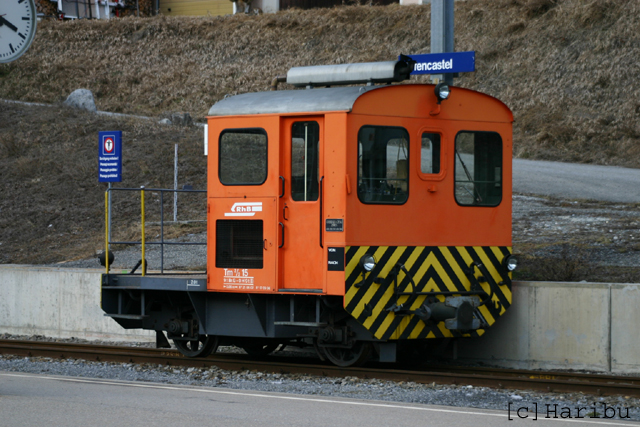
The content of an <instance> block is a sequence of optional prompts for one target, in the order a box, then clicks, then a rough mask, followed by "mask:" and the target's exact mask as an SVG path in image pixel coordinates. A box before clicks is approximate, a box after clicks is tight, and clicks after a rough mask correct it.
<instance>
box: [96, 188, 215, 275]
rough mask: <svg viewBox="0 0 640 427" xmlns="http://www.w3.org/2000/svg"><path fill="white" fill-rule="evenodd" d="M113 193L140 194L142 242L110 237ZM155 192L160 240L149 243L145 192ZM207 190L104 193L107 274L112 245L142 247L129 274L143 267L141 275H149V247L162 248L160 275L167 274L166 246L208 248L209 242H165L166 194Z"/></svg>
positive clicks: (158, 189)
mask: <svg viewBox="0 0 640 427" xmlns="http://www.w3.org/2000/svg"><path fill="white" fill-rule="evenodd" d="M112 191H123V192H126V191H129V192H135V191H139V192H140V228H141V237H140V241H112V240H111V239H110V237H109V235H110V233H109V231H110V229H111V218H110V215H109V207H110V206H109V200H110V199H109V192H112ZM146 191H153V192H157V193H160V240H159V241H153V242H147V241H146V236H145V204H144V201H145V192H146ZM206 192H207V191H206V190H177V189H170V188H145V187H144V186H143V187H140V188H109V189H107V191H105V193H104V212H105V268H106V273H107V274H109V249H110V245H140V247H141V255H142V258H141V259H140V263H139V264H137V265H136V266H135V267H133V269H132V270H131V272H130V273H129V274H133V273H135V271H136V269H137V268H138V266H140V265H141V267H142V271H141V275H142V276H145V275H147V260H146V259H145V251H146V246H147V245H159V246H160V274H166V273H165V272H164V247H165V245H170V246H206V245H207V242H168V241H165V240H164V193H206Z"/></svg>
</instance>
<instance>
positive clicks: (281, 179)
mask: <svg viewBox="0 0 640 427" xmlns="http://www.w3.org/2000/svg"><path fill="white" fill-rule="evenodd" d="M280 181H282V191H281V192H280V198H283V197H284V177H283V176H281V177H280Z"/></svg>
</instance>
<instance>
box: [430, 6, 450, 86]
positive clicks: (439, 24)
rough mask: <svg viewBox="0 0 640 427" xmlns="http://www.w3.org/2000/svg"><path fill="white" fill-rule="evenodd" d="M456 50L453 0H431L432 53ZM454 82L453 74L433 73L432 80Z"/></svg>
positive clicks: (434, 81) (435, 81)
mask: <svg viewBox="0 0 640 427" xmlns="http://www.w3.org/2000/svg"><path fill="white" fill-rule="evenodd" d="M444 52H455V48H454V37H453V0H431V53H444ZM443 80H444V81H445V82H446V83H447V84H453V74H450V73H448V74H432V75H431V81H432V82H433V83H438V82H440V81H443Z"/></svg>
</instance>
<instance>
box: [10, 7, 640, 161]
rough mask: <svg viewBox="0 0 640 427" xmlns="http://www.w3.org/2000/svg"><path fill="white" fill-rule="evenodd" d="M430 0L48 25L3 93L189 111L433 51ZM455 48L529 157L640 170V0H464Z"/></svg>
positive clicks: (133, 109)
mask: <svg viewBox="0 0 640 427" xmlns="http://www.w3.org/2000/svg"><path fill="white" fill-rule="evenodd" d="M429 21H430V8H429V6H415V7H400V6H398V5H392V6H387V7H369V6H349V7H340V8H334V9H315V10H305V11H302V10H288V11H283V12H280V13H278V14H275V15H261V16H245V15H236V16H223V17H204V18H189V17H174V18H167V17H158V18H153V19H135V18H126V19H119V20H111V21H101V22H94V21H75V22H64V23H62V22H55V21H46V22H42V23H40V25H39V27H38V34H37V38H36V40H35V42H34V44H33V46H32V48H31V50H30V52H29V53H28V54H27V55H26V56H25V57H24V58H22V59H21V60H20V61H17V62H15V63H13V64H9V65H1V66H0V97H2V98H9V99H21V100H25V101H44V102H57V101H61V100H63V99H64V98H65V97H66V96H67V95H68V94H69V93H70V92H71V91H73V90H74V89H77V88H80V87H83V88H88V89H91V90H92V91H93V92H94V93H95V94H96V96H97V103H98V107H99V108H100V109H102V110H110V111H117V112H126V113H142V114H158V113H161V112H164V111H176V110H177V111H187V112H189V113H191V114H192V115H193V116H194V117H198V118H202V117H203V116H204V115H205V114H206V112H207V110H208V108H209V107H210V106H211V105H212V104H213V103H215V102H216V101H217V100H219V99H221V98H222V97H223V96H224V95H226V94H237V93H242V92H250V91H259V90H266V89H267V88H268V83H269V80H270V79H271V78H272V77H273V76H275V75H277V74H282V73H284V72H286V70H288V69H289V68H290V67H292V66H301V65H314V64H330V63H347V62H364V61H379V60H388V59H393V58H395V57H396V56H397V55H398V54H399V53H423V52H428V51H429V46H430V41H429V28H430V22H429ZM455 25H456V49H457V50H459V51H464V50H475V51H476V52H477V72H475V73H471V74H467V75H465V76H463V77H462V78H461V79H460V80H458V81H457V84H459V85H462V86H466V87H470V88H473V89H477V90H480V91H483V92H487V93H489V94H491V95H493V96H496V97H498V98H499V99H501V100H503V101H504V102H505V103H506V104H507V105H509V107H510V108H511V109H512V110H513V111H514V113H515V117H516V131H515V137H514V144H515V153H516V156H519V157H528V158H537V159H557V160H567V161H574V162H592V163H599V164H617V165H625V166H632V167H638V166H640V161H639V160H638V159H640V156H639V154H640V144H638V142H640V127H639V125H638V122H639V119H640V85H638V84H637V82H638V78H639V77H640V60H638V58H640V32H639V31H638V28H640V2H637V1H635V0H616V1H613V0H471V1H465V2H456V23H455Z"/></svg>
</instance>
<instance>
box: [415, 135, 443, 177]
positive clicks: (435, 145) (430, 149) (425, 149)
mask: <svg viewBox="0 0 640 427" xmlns="http://www.w3.org/2000/svg"><path fill="white" fill-rule="evenodd" d="M420 172H422V173H425V174H429V173H432V174H438V173H440V135H439V134H437V133H426V132H425V133H423V134H422V148H421V150H420Z"/></svg>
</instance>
